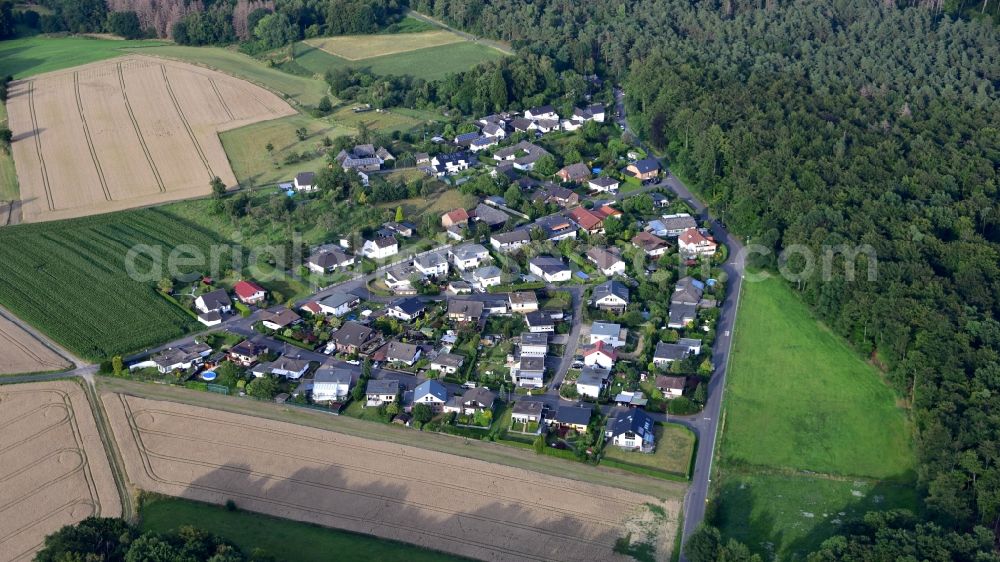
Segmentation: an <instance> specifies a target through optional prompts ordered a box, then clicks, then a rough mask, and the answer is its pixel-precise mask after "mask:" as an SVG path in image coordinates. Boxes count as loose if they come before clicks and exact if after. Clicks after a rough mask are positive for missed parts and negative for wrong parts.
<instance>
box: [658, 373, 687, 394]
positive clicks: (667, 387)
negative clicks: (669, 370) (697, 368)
mask: <svg viewBox="0 0 1000 562" xmlns="http://www.w3.org/2000/svg"><path fill="white" fill-rule="evenodd" d="M685 386H687V378H686V377H671V376H668V375H657V376H656V388H657V390H659V391H660V392H662V393H663V396H664V398H677V397H678V396H683V395H684V387H685Z"/></svg>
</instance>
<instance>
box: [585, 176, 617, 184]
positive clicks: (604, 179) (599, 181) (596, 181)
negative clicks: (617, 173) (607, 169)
mask: <svg viewBox="0 0 1000 562" xmlns="http://www.w3.org/2000/svg"><path fill="white" fill-rule="evenodd" d="M590 183H592V184H594V185H599V186H601V187H611V186H612V185H618V183H619V182H618V180H616V179H614V178H610V177H608V176H601V177H599V178H594V179H592V180H590Z"/></svg>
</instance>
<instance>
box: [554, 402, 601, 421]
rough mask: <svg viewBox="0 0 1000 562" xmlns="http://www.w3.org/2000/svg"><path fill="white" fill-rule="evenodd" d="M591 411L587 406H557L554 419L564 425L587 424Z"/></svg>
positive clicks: (592, 411)
mask: <svg viewBox="0 0 1000 562" xmlns="http://www.w3.org/2000/svg"><path fill="white" fill-rule="evenodd" d="M593 413H594V410H593V409H592V408H590V407H589V406H559V408H558V409H556V415H555V418H554V419H555V421H556V423H560V424H564V425H588V424H590V416H591V415H592V414H593Z"/></svg>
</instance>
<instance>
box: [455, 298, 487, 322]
mask: <svg viewBox="0 0 1000 562" xmlns="http://www.w3.org/2000/svg"><path fill="white" fill-rule="evenodd" d="M448 314H462V315H465V316H471V317H473V318H478V317H480V316H482V315H483V303H482V302H480V301H475V300H469V299H451V300H450V301H448Z"/></svg>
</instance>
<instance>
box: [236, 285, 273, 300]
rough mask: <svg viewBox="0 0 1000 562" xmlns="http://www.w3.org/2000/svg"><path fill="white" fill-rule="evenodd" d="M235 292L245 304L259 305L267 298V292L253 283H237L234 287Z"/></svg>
mask: <svg viewBox="0 0 1000 562" xmlns="http://www.w3.org/2000/svg"><path fill="white" fill-rule="evenodd" d="M233 292H234V293H236V298H238V299H240V302H241V303H243V304H257V303H260V302H263V301H264V299H266V298H267V290H265V289H264V287H261V286H260V285H258V284H256V283H254V282H253V281H237V282H236V284H235V285H233Z"/></svg>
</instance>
